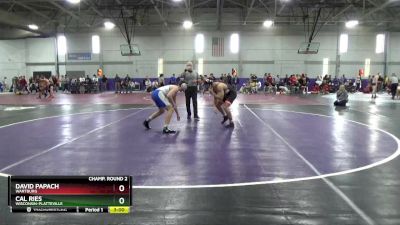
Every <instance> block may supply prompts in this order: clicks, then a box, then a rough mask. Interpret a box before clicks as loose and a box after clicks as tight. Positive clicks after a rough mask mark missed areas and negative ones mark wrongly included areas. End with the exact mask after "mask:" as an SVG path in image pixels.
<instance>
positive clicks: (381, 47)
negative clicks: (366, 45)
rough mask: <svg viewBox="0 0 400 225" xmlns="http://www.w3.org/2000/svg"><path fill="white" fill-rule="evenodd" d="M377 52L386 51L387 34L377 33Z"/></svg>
mask: <svg viewBox="0 0 400 225" xmlns="http://www.w3.org/2000/svg"><path fill="white" fill-rule="evenodd" d="M375 52H376V54H380V53H384V52H385V35H384V34H378V35H376V46H375Z"/></svg>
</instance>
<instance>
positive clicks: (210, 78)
mask: <svg viewBox="0 0 400 225" xmlns="http://www.w3.org/2000/svg"><path fill="white" fill-rule="evenodd" d="M208 79H209V80H211V81H213V82H214V81H215V77H214V74H213V73H210V77H209V78H208Z"/></svg>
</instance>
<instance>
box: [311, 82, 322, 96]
mask: <svg viewBox="0 0 400 225" xmlns="http://www.w3.org/2000/svg"><path fill="white" fill-rule="evenodd" d="M319 92H320V87H319V85H318V84H317V83H315V84H314V86H313V87H312V89H311V94H319Z"/></svg>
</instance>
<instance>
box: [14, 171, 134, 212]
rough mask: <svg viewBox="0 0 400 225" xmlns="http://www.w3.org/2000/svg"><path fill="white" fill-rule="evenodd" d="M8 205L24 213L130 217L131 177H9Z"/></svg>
mask: <svg viewBox="0 0 400 225" xmlns="http://www.w3.org/2000/svg"><path fill="white" fill-rule="evenodd" d="M8 205H9V207H10V211H11V212H13V213H14V212H15V213H16V212H22V213H68V212H72V213H129V211H130V206H132V177H131V176H9V177H8Z"/></svg>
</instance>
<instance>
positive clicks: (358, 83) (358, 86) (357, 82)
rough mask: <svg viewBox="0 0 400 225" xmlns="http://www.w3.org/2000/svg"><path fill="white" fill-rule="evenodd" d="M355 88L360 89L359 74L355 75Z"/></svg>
mask: <svg viewBox="0 0 400 225" xmlns="http://www.w3.org/2000/svg"><path fill="white" fill-rule="evenodd" d="M356 90H357V91H360V90H361V76H360V75H357V77H356Z"/></svg>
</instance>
